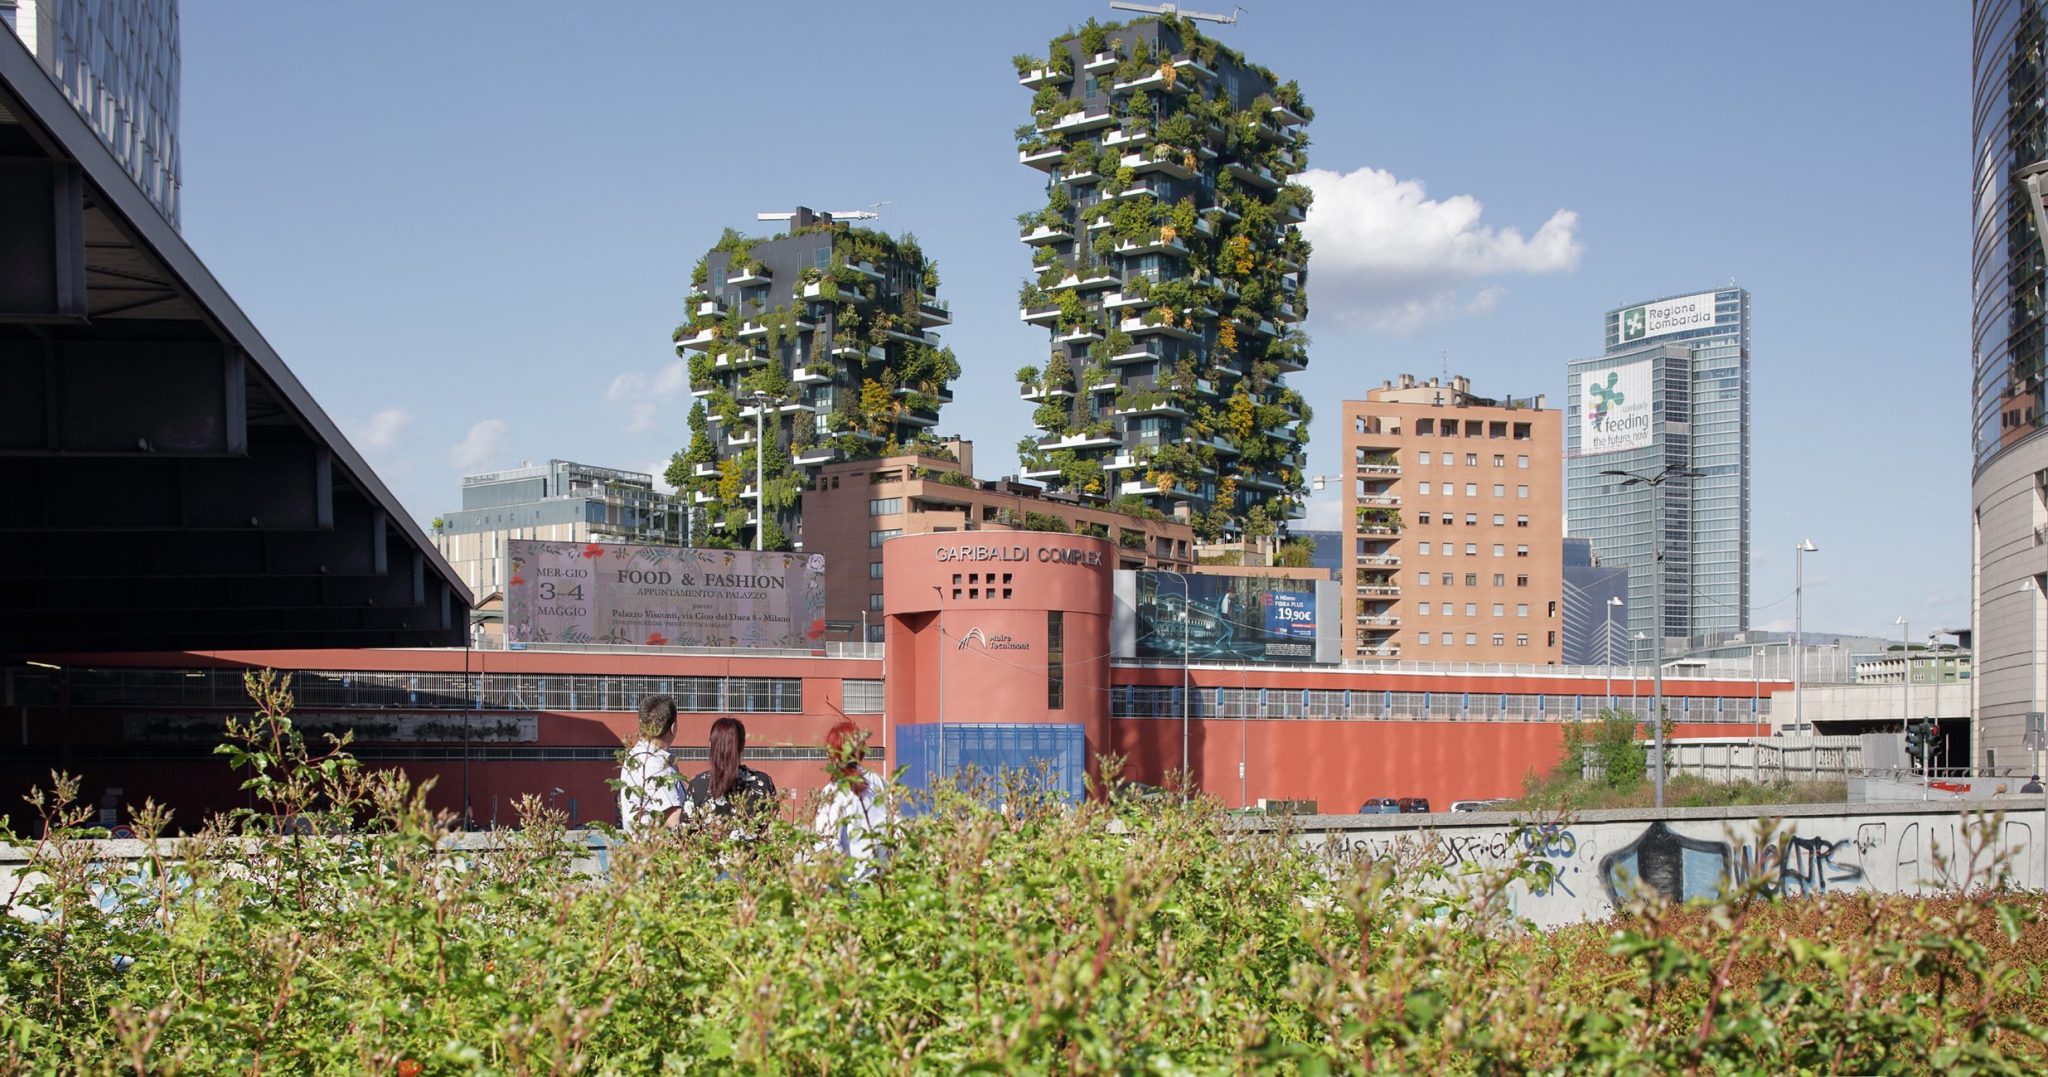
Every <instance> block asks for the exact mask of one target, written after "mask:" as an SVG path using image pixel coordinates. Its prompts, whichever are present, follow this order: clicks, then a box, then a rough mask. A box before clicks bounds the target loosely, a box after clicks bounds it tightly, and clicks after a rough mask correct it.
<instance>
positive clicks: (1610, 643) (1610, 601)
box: [1600, 595, 1622, 710]
mask: <svg viewBox="0 0 2048 1077" xmlns="http://www.w3.org/2000/svg"><path fill="white" fill-rule="evenodd" d="M1621 605H1622V601H1621V596H1620V595H1608V596H1607V630H1606V632H1604V633H1603V634H1602V636H1601V639H1602V640H1603V641H1604V646H1603V648H1602V650H1601V655H1600V657H1601V658H1602V659H1603V660H1604V661H1602V663H1601V664H1602V665H1604V666H1606V667H1607V709H1608V710H1613V709H1614V611H1615V610H1617V609H1619V608H1621Z"/></svg>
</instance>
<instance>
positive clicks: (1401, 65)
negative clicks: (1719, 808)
mask: <svg viewBox="0 0 2048 1077" xmlns="http://www.w3.org/2000/svg"><path fill="white" fill-rule="evenodd" d="M1218 4H1220V0H1217V3H1216V4H1211V5H1209V6H1211V7H1217V5H1218ZM1191 6H1201V5H1191ZM1223 6H1227V5H1223ZM1217 9H1219V10H1220V9H1221V7H1217ZM182 11H183V31H184V37H183V48H184V87H183V94H184V96H183V103H182V123H183V145H182V148H181V153H182V156H183V166H184V190H183V198H184V232H185V235H186V238H187V239H189V240H190V241H191V243H192V245H193V246H194V247H195V248H196V249H197V250H198V251H199V253H200V255H201V256H202V257H203V258H205V260H206V261H207V263H208V265H209V266H211V267H212V269H213V271H214V272H215V273H216V274H217V275H218V276H219V277H220V278H221V280H222V281H223V282H224V283H225V284H226V285H227V287H228V289H229V290H230V292H231V293H232V294H233V295H235V296H236V298H237V299H238V300H239V301H240V303H241V304H242V306H243V307H244V309H246V310H247V311H248V312H249V313H250V315H251V316H252V317H253V318H254V319H255V321H256V324H257V325H258V326H259V327H260V328H261V329H262V330H263V332H264V333H265V334H266V336H268V337H269V339H270V341H271V343H272V344H274V345H275V346H276V347H277V348H278V349H279V351H280V352H281V353H282V354H283V355H284V356H285V358H286V361H287V362H288V363H290V364H291V366H292V367H293V369H294V370H295V371H297V373H298V374H299V376H300V377H301V378H303V379H304V380H305V381H306V383H307V384H308V385H309V386H310V387H311V388H312V390H313V391H314V393H315V394H316V396H317V397H318V398H319V399H320V400H321V401H322V402H323V403H324V404H325V405H326V407H327V409H328V411H329V412H330V413H331V414H332V415H334V416H335V418H336V419H337V420H339V421H340V422H341V423H342V425H343V426H344V428H345V429H347V430H348V431H349V432H350V434H351V437H352V439H353V440H354V441H355V442H356V443H357V445H358V447H359V448H361V449H363V450H364V452H365V454H366V455H367V456H369V458H370V459H371V461H372V462H373V463H374V464H375V465H376V466H377V467H378V469H379V471H380V473H382V474H383V475H384V477H385V479H386V481H387V482H389V483H390V484H391V485H392V487H393V488H394V489H395V490H396V491H397V492H398V494H399V496H400V497H401V498H403V499H404V501H405V503H406V504H407V505H408V506H409V507H410V508H411V509H412V510H413V511H414V512H415V514H417V515H418V516H420V517H421V518H423V519H424V518H428V517H431V516H433V515H435V514H436V513H437V512H443V511H447V510H449V509H452V508H454V507H456V506H457V504H458V503H459V496H458V489H457V483H456V480H457V477H458V476H459V475H460V474H462V473H465V472H468V471H475V470H484V469H488V468H491V467H496V466H503V465H508V464H514V463H517V462H519V461H520V460H522V459H531V460H536V461H539V460H545V459H548V458H550V457H564V458H569V459H577V460H583V461H586V462H589V463H595V464H604V465H610V466H617V467H630V468H636V469H653V470H656V471H659V470H660V466H659V462H662V461H665V460H666V459H667V457H668V454H669V453H670V452H671V451H673V450H674V449H675V448H677V447H679V446H680V445H681V443H682V440H683V438H684V430H683V419H684V415H685V412H686V409H687V407H688V402H689V397H688V394H687V391H686V390H685V389H684V388H683V387H682V386H681V385H680V381H681V379H680V378H679V377H678V376H677V371H676V370H675V368H674V366H673V364H674V357H673V354H672V352H671V351H670V348H669V343H668V342H669V332H670V330H671V329H672V328H673V327H674V325H675V324H676V323H677V322H678V321H680V320H681V318H682V312H683V308H682V300H683V295H684V293H685V292H686V291H687V290H688V277H689V269H690V266H691V264H692V263H693V262H694V261H695V260H696V258H697V256H698V255H699V254H700V253H701V252H702V251H703V249H704V248H705V247H707V246H708V245H710V243H711V242H712V241H713V240H715V239H716V238H717V236H718V233H719V230H720V229H721V228H723V227H726V226H727V225H732V226H735V227H739V228H742V229H749V230H752V229H756V228H758V229H761V230H768V229H771V228H772V227H773V226H771V225H756V224H755V223H754V221H753V217H754V214H755V213H756V212H758V211H765V210H787V209H789V208H791V207H793V206H795V205H797V204H805V205H810V206H812V207H815V208H819V209H845V208H855V207H862V206H867V205H869V204H871V203H876V202H887V203H888V204H887V205H886V206H884V207H883V214H884V215H883V217H882V220H881V221H880V222H879V223H880V224H881V225H882V226H883V227H885V228H887V229H888V230H890V231H893V232H902V231H910V232H914V233H915V234H916V235H917V236H918V238H919V240H920V242H921V243H922V244H923V246H924V248H925V250H926V252H927V253H929V254H931V255H933V256H934V257H936V258H937V259H938V260H939V264H940V268H941V271H942V273H943V274H944V277H945V283H944V287H943V289H942V294H943V295H944V296H945V297H947V298H948V299H949V300H950V301H951V303H952V306H953V311H954V325H953V326H952V327H951V329H950V330H947V331H944V332H943V334H942V335H943V336H944V337H945V340H946V343H948V344H950V345H951V346H952V347H953V348H954V349H955V350H956V351H957V352H958V354H959V356H960V360H961V365H962V366H963V368H964V369H965V374H964V376H963V378H962V380H961V381H960V382H959V383H958V385H957V386H956V394H957V398H958V399H957V400H956V402H955V403H954V404H952V405H950V406H948V407H947V408H946V410H945V412H944V413H943V414H944V421H943V422H942V424H941V426H940V430H941V431H943V432H953V431H957V432H961V433H965V434H967V435H968V436H970V437H973V438H974V439H975V441H976V448H977V456H978V464H979V466H978V470H979V471H980V472H981V473H982V474H983V475H984V476H992V475H996V474H1001V473H1004V472H1006V471H1008V470H1010V469H1011V468H1012V467H1014V451H1013V448H1012V446H1013V445H1014V443H1015V442H1016V440H1017V438H1018V437H1020V436H1022V435H1023V434H1024V433H1026V432H1027V431H1028V427H1029V417H1030V408H1029V407H1028V406H1027V405H1026V404H1024V403H1022V402H1020V401H1019V400H1018V399H1017V396H1016V391H1015V385H1014V382H1013V381H1012V379H1011V372H1012V371H1014V370H1015V369H1016V368H1017V367H1019V366H1021V365H1023V364H1025V363H1028V362H1035V361H1038V359H1039V357H1040V356H1041V355H1042V353H1043V351H1044V335H1043V331H1042V330H1036V329H1032V328H1030V327H1027V326H1024V325H1022V324H1021V323H1020V322H1019V321H1018V320H1017V315H1016V307H1015V302H1014V300H1015V292H1016V286H1017V283H1018V281H1019V280H1020V279H1022V278H1023V277H1024V276H1025V275H1026V272H1027V270H1028V268H1029V261H1030V259H1029V251H1028V249H1027V248H1025V247H1024V246H1023V245H1022V244H1019V243H1018V242H1017V241H1016V231H1015V227H1014V224H1013V217H1014V215H1015V214H1017V213H1019V212H1022V211H1024V210H1027V209H1032V208H1035V207H1036V206H1037V205H1038V204H1040V203H1041V202H1042V190H1041V186H1042V182H1043V180H1042V177H1041V176H1040V174H1039V173H1036V172H1034V171H1031V170H1029V169H1026V168H1024V167H1022V166H1019V165H1018V164H1017V163H1016V154H1015V152H1014V149H1013V144H1012V141H1011V137H1010V131H1011V129H1012V128H1013V127H1015V126H1016V125H1017V124H1019V123H1021V122H1024V121H1025V120H1026V119H1028V97H1029V95H1028V93H1027V92H1026V91H1024V90H1023V89H1021V88H1019V87H1018V86H1017V84H1016V81H1015V77H1014V74H1013V73H1012V70H1011V67H1010V62H1009V58H1010V56H1011V55H1013V54H1015V53H1018V52H1029V53H1034V54H1039V53H1042V52H1043V51H1044V48H1045V42H1046V40H1047V39H1048V38H1049V37H1051V36H1053V35H1055V34H1056V33H1058V32H1060V31H1061V30H1063V29H1064V28H1065V27H1067V26H1068V25H1070V24H1073V23H1078V22H1080V21H1082V20H1084V19H1086V18H1087V17H1089V16H1091V15H1095V16H1100V17H1107V16H1108V15H1109V14H1110V12H1109V11H1108V9H1107V5H1106V4H1093V3H1078V2H1077V3H1066V2H1062V3H1016V4H1008V5H1000V6H999V5H984V4H963V3H956V4H937V3H931V4H925V3H918V4H908V3H905V4H866V5H845V4H824V3H809V2H790V3H780V4H773V5H756V4H673V3H652V2H649V3H621V4H608V5H565V4H561V3H553V4H528V3H517V2H506V3H493V4H488V5H487V4H481V3H454V2H448V3H432V4H420V3H388V2H381V0H363V2H358V3H353V4H345V5H343V4H320V5H313V4H269V3H253V2H244V3H187V4H185V5H183V8H182ZM1217 36H1218V37H1219V38H1221V39H1222V40H1223V41H1225V42H1226V43H1228V44H1230V45H1232V46H1233V47H1236V48H1239V49H1242V50H1243V51H1244V52H1246V53H1247V54H1248V55H1249V56H1250V57H1251V58H1253V59H1254V60H1257V61H1259V62H1262V63H1265V64H1267V65H1268V66H1270V67H1273V68H1274V69H1275V70H1276V71H1278V72H1279V73H1280V74H1281V75H1282V77H1291V78H1294V79H1296V80H1298V81H1299V82H1300V84H1301V87H1302V91H1303V93H1304V95H1305V96H1306V98H1307V100H1308V101H1309V103H1310V104H1312V105H1313V106H1314V107H1315V109H1316V112H1317V118H1316V122H1315V123H1314V124H1313V125H1311V127H1310V128H1309V130H1310V134H1311V137H1312V139H1313V142H1312V145H1311V148H1310V160H1311V163H1312V165H1313V167H1314V168H1315V169H1317V170H1318V174H1317V175H1315V176H1314V177H1313V179H1314V181H1315V186H1316V187H1317V189H1318V191H1319V199H1318V203H1317V207H1316V210H1315V211H1314V213H1313V214H1312V216H1311V219H1310V228H1311V232H1312V235H1313V236H1314V237H1315V238H1317V239H1318V241H1319V242H1318V248H1317V254H1316V257H1315V259H1314V260H1313V261H1312V262H1311V264H1310V279H1309V290H1310V308H1311V315H1310V318H1309V321H1308V323H1307V328H1308V330H1309V331H1310V333H1311V334H1312V335H1313V337H1314V340H1315V349H1314V351H1313V353H1312V360H1311V366H1310V369H1309V370H1308V371H1307V372H1306V373H1304V374H1301V375H1295V376H1294V378H1295V381H1296V383H1297V384H1298V385H1299V386H1300V387H1301V389H1302V391H1303V394H1304V396H1306V397H1307V399H1308V400H1309V401H1310V402H1311V404H1313V405H1314V406H1315V407H1316V408H1317V409H1318V412H1319V414H1318V416H1317V419H1316V422H1315V425H1314V427H1313V435H1314V438H1313V441H1312V442H1311V444H1310V446H1309V454H1310V464H1311V468H1312V470H1313V471H1317V472H1325V471H1334V470H1336V458H1335V452H1336V448H1335V446H1336V438H1335V428H1334V421H1335V416H1336V413H1337V410H1338V409H1337V407H1336V401H1338V400H1340V399H1344V398H1346V397H1357V396H1362V395H1363V392H1364V390H1365V389H1367V388H1369V387H1371V386H1373V385H1377V384H1379V382H1380V381H1381V380H1383V379H1385V378H1389V377H1393V376H1394V375H1396V374H1399V373H1401V372H1404V371H1407V372H1414V373H1417V374H1424V375H1427V374H1432V373H1436V372H1438V371H1439V370H1441V369H1442V367H1443V365H1444V363H1445V359H1444V355H1445V354H1446V353H1448V365H1449V367H1450V369H1451V370H1452V371H1453V372H1455V373H1465V374H1468V375H1470V376H1471V377H1472V378H1473V380H1474V383H1475V389H1476V391H1478V392H1481V393H1485V394H1490V395H1509V394H1512V395H1517V396H1519V395H1527V394H1533V393H1538V392H1542V393H1547V394H1549V395H1550V397H1551V401H1552V403H1553V406H1558V405H1561V398H1562V393H1563V388H1564V363H1565V360H1567V359H1568V358H1571V357H1573V356H1578V355H1584V354H1589V353H1592V352H1595V351H1597V350H1598V349H1599V347H1600V343H1601V341H1600V316H1601V313H1602V312H1603V311H1605V310H1606V309H1608V308H1610V307H1613V306H1617V305H1619V304H1621V303H1622V302H1625V301H1635V300H1640V299H1645V298H1651V297H1655V296H1661V295H1666V294H1671V293H1677V292H1685V291H1692V290H1696V289H1701V290H1703V289H1707V288H1712V287H1717V286H1720V285H1723V284H1725V283H1726V282H1727V281H1729V280H1730V279H1733V280H1735V281H1737V282H1738V283H1740V284H1741V285H1743V286H1744V287H1747V288H1748V289H1750V291H1751V293H1752V296H1753V306H1754V314H1755V331H1754V336H1753V341H1752V345H1753V346H1752V360H1753V372H1752V390H1753V394H1754V397H1753V404H1752V447H1753V451H1754V467H1755V474H1754V478H1753V481H1752V491H1751V492H1752V499H1753V500H1752V514H1753V520H1754V524H1753V573H1752V595H1753V603H1752V621H1753V623H1754V624H1756V625H1757V626H1760V627H1789V625H1790V622H1791V617H1792V603H1791V600H1790V595H1791V591H1792V553H1791V551H1792V547H1793V545H1794V544H1795V543H1796V542H1798V541H1799V540H1800V539H1801V538H1806V537H1810V538H1812V539H1813V541H1814V542H1816V543H1817V544H1819V545H1820V547H1821V548H1822V549H1821V552H1820V553H1817V554H1813V555H1810V556H1809V561H1808V565H1807V592H1806V606H1807V613H1808V615H1807V623H1808V624H1809V625H1810V626H1813V627H1815V628H1820V629H1828V630H1834V631H1867V632H1872V633H1878V634H1895V633H1896V631H1897V630H1896V629H1895V628H1893V627H1892V625H1891V622H1892V620H1893V619H1894V618H1895V617H1897V616H1899V615H1901V614H1904V615H1905V616H1907V617H1908V618H1909V619H1910V621H1911V623H1912V625H1913V628H1914V632H1915V634H1916V635H1923V634H1924V633H1925V632H1926V631H1928V630H1930V629H1933V628H1935V627H1937V626H1941V627H1953V626H1959V625H1966V624H1967V623H1968V617H1969V600H1968V594H1969V557H1970V528H1969V493H1968V491H1969V476H1970V462H1969V441H1968V437H1969V430H1968V418H1967V413H1968V405H1969V389H1970V384H1969V380H1970V375H1969V354H1968V349H1969V311H1968V297H1969V266H1968V250H1967V244H1968V201H1967V199H1968V188H1967V163H1968V140H1969V135H1968V132H1969V115H1968V89H1969V15H1968V12H1967V10H1966V9H1964V8H1963V7H1961V6H1958V5H1946V4H1940V5H1937V4H1894V5H1869V4H1859V5H1849V4H1843V3H1838V4H1825V5H1824V4H1781V3H1726V4H1718V5H1711V6H1709V5H1646V4H1592V3H1575V4H1569V5H1548V4H1544V5H1536V4H1506V3H1502V4H1480V5H1448V4H1423V3H1406V4H1400V3H1392V2H1385V3H1329V4H1310V3H1290V2H1281V0H1264V2H1262V3H1260V4H1258V5H1257V7H1256V10H1254V11H1250V12H1247V13H1246V14H1245V15H1244V17H1243V19H1242V21H1241V22H1240V24H1239V25H1237V26H1234V27H1225V28H1222V29H1220V30H1218V31H1217ZM650 404H652V405H653V407H651V408H650V407H648V405H650ZM1313 519H1315V520H1334V513H1331V512H1329V511H1328V509H1327V507H1326V506H1318V507H1317V508H1316V509H1315V510H1314V516H1313Z"/></svg>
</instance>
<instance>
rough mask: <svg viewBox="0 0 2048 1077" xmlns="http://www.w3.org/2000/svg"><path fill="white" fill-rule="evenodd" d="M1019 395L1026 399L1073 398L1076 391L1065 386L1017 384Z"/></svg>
mask: <svg viewBox="0 0 2048 1077" xmlns="http://www.w3.org/2000/svg"><path fill="white" fill-rule="evenodd" d="M1017 395H1018V396H1021V397H1023V398H1024V399H1026V400H1055V399H1058V398H1061V397H1066V398H1068V399H1071V398H1072V397H1073V395H1074V391H1073V390H1072V389H1065V388H1061V389H1044V388H1040V387H1039V386H1036V385H1019V386H1017Z"/></svg>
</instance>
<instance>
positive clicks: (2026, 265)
mask: <svg viewBox="0 0 2048 1077" xmlns="http://www.w3.org/2000/svg"><path fill="white" fill-rule="evenodd" d="M1973 8H1974V10H1973V32H1972V34H1971V41H1972V43H1973V50H1972V57H1971V59H1972V73H1971V94H1972V107H1971V110H1970V115H1971V117H1972V121H1971V130H1970V161H1969V166H1970V187H1971V189H1970V198H1971V208H1972V210H1973V212H1972V213H1971V214H1970V221H1971V227H1972V229H1973V231H1972V235H1971V259H1970V278H1971V305H1970V311H1971V319H1970V320H1971V335H1970V342H1971V343H1970V359H1971V363H1972V382H1971V388H1972V396H1971V399H1972V409H1971V416H1970V418H1971V423H1970V445H1971V481H1970V509H1971V512H1970V525H1971V547H1972V571H1971V581H1970V584H1971V585H1970V590H1971V595H1970V619H1971V625H1972V628H1973V629H1974V640H1973V643H1974V651H1973V657H1974V662H1975V668H1974V670H1973V673H1974V675H1973V676H1972V677H1971V679H1970V685H1971V692H1972V693H1973V694H1974V700H1973V704H1972V708H1971V710H1972V713H1974V714H1975V715H1976V723H1977V726H1976V729H1975V730H1973V731H1972V736H1971V742H1972V744H1973V746H1974V748H1973V753H1972V756H1971V759H1972V761H1973V763H1974V764H1975V765H1977V766H1983V767H1996V766H2002V765H2010V764H2015V763H2024V764H2030V765H2032V766H2036V767H2038V766H2041V765H2042V759H2043V757H2042V755H2041V754H2040V752H2039V750H2038V749H2029V748H2027V747H2026V739H2027V736H2026V734H2027V723H2028V715H2030V714H2039V713H2041V712H2043V711H2048V679H2044V678H2048V575H2044V573H2048V552H2044V550H2048V546H2044V545H2043V536H2044V535H2048V436H2043V433H2042V421H2043V419H2042V417H2043V414H2044V411H2043V407H2042V404H2043V400H2042V392H2043V378H2042V352H2043V349H2044V347H2048V344H2044V341H2048V337H2044V331H2048V325H2044V322H2043V311H2044V310H2048V292H2044V270H2043V266H2044V263H2048V255H2044V252H2043V250H2042V235H2041V228H2040V224H2041V220H2042V216H2041V212H2040V208H2039V195H2038V188H2039V187H2040V181H2039V180H2038V179H2036V180H2034V181H2033V184H2032V186H2033V187H2034V188H2036V190H2029V183H2028V182H2027V181H2026V180H2025V179H2023V178H2021V177H2020V176H2019V175H2018V173H2020V172H2021V171H2022V170H2024V169H2027V168H2029V166H2032V165H2035V164H2038V163H2040V162H2041V161H2042V159H2043V158H2048V109H2044V107H2043V105H2042V97H2043V94H2044V93H2048V80H2044V77H2043V69H2042V62H2041V56H2042V52H2043V50H2044V49H2048V19H2044V13H2043V10H2042V5H2041V4H2040V3H2039V2H2037V0H1978V2H1977V3H1976V4H1975V5H1973Z"/></svg>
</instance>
